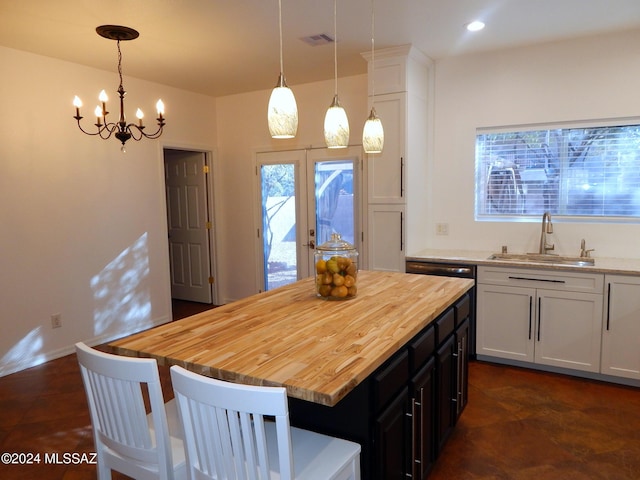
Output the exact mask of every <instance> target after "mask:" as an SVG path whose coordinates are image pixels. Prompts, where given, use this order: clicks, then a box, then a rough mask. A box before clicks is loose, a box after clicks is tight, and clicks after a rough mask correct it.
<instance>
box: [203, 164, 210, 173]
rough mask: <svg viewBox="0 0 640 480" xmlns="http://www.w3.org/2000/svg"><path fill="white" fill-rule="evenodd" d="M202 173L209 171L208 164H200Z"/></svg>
mask: <svg viewBox="0 0 640 480" xmlns="http://www.w3.org/2000/svg"><path fill="white" fill-rule="evenodd" d="M202 173H209V165H203V166H202Z"/></svg>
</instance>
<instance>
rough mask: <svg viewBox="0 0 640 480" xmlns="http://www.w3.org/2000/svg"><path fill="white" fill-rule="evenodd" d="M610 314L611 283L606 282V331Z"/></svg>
mask: <svg viewBox="0 0 640 480" xmlns="http://www.w3.org/2000/svg"><path fill="white" fill-rule="evenodd" d="M610 314H611V283H608V284H607V332H608V331H609V315H610Z"/></svg>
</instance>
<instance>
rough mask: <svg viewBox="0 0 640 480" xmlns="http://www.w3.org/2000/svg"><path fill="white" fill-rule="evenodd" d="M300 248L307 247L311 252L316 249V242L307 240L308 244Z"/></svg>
mask: <svg viewBox="0 0 640 480" xmlns="http://www.w3.org/2000/svg"><path fill="white" fill-rule="evenodd" d="M302 246H303V247H309V248H310V249H311V250H313V249H315V248H316V242H314V241H313V240H309V243H303V244H302Z"/></svg>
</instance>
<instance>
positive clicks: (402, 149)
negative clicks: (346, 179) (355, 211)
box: [363, 45, 431, 272]
mask: <svg viewBox="0 0 640 480" xmlns="http://www.w3.org/2000/svg"><path fill="white" fill-rule="evenodd" d="M363 57H364V58H365V59H366V60H367V61H368V64H369V65H368V78H369V87H368V89H369V106H371V105H373V106H374V107H375V109H376V112H377V113H378V116H379V117H380V119H381V121H382V125H383V127H384V148H383V151H382V153H379V154H368V155H365V160H364V162H365V166H364V171H365V175H366V178H367V184H366V190H367V195H366V198H367V223H368V224H367V239H366V240H368V242H369V245H368V258H367V263H368V268H369V269H371V270H388V271H398V272H404V271H405V266H404V264H405V254H406V252H407V251H417V250H419V249H421V248H424V245H422V242H423V241H424V239H425V238H426V225H427V221H426V219H425V218H424V212H425V211H426V205H427V203H426V202H427V189H426V179H427V168H428V153H427V152H428V144H429V133H428V132H429V130H430V129H429V125H428V119H429V116H430V115H429V99H428V95H429V91H430V88H429V81H430V75H429V69H430V67H431V60H430V59H429V58H428V57H427V56H425V55H424V54H423V53H421V52H420V51H418V50H416V49H415V48H414V47H412V46H410V45H404V46H400V47H393V48H388V49H383V50H376V51H375V62H372V57H371V54H370V53H369V54H363ZM374 64H375V65H374Z"/></svg>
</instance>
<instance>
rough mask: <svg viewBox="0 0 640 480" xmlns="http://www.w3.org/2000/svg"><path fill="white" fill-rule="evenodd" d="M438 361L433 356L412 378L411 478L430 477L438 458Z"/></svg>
mask: <svg viewBox="0 0 640 480" xmlns="http://www.w3.org/2000/svg"><path fill="white" fill-rule="evenodd" d="M435 385H436V362H435V359H434V358H433V357H432V358H431V359H430V360H429V361H428V362H427V363H426V364H425V366H424V367H422V368H421V369H420V371H418V373H416V374H415V375H414V376H413V378H412V379H411V414H412V418H413V429H412V432H411V446H412V447H411V450H412V452H413V472H412V478H416V479H419V480H423V479H425V478H427V476H428V475H429V472H430V471H431V468H432V467H433V462H434V459H435V428H434V423H435V422H434V420H435V418H434V415H435V412H434V406H435Z"/></svg>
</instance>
